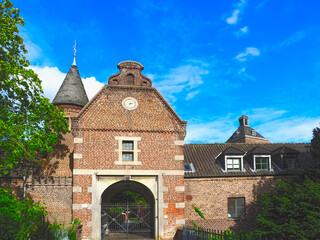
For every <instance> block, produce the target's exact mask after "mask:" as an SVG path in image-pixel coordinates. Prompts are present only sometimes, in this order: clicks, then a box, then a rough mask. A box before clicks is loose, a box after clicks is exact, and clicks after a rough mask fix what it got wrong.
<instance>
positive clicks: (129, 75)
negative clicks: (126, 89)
mask: <svg viewBox="0 0 320 240" xmlns="http://www.w3.org/2000/svg"><path fill="white" fill-rule="evenodd" d="M133 83H134V78H133V75H132V74H128V75H127V84H129V85H133Z"/></svg>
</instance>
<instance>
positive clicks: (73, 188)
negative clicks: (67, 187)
mask: <svg viewBox="0 0 320 240" xmlns="http://www.w3.org/2000/svg"><path fill="white" fill-rule="evenodd" d="M72 192H82V187H72Z"/></svg>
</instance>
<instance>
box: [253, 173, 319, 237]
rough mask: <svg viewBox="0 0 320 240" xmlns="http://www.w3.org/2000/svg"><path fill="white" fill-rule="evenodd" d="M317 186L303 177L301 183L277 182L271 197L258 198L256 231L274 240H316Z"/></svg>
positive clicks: (266, 194) (268, 194)
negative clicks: (274, 239)
mask: <svg viewBox="0 0 320 240" xmlns="http://www.w3.org/2000/svg"><path fill="white" fill-rule="evenodd" d="M319 203H320V184H319V182H318V181H313V180H311V179H310V178H308V177H307V176H304V178H303V179H302V181H301V182H298V183H295V182H285V181H282V180H281V181H279V184H278V186H277V187H276V189H275V191H274V192H273V193H263V194H262V195H260V196H259V197H258V216H257V222H258V230H257V232H258V233H259V234H262V235H269V236H273V237H275V238H276V239H318V237H319V236H320V204H319Z"/></svg>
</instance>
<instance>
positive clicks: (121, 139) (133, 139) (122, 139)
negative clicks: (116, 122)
mask: <svg viewBox="0 0 320 240" xmlns="http://www.w3.org/2000/svg"><path fill="white" fill-rule="evenodd" d="M115 140H116V141H118V149H115V152H117V153H118V161H115V162H114V163H115V165H141V161H139V160H138V159H139V158H138V157H139V155H138V153H139V152H141V150H140V149H138V141H141V137H126V136H116V137H115ZM126 141H131V142H133V149H132V150H130V152H133V161H126V160H122V153H123V152H125V151H128V150H124V149H122V143H123V142H126ZM128 152H129V151H128Z"/></svg>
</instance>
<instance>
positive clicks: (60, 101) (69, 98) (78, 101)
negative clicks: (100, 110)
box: [52, 65, 89, 107]
mask: <svg viewBox="0 0 320 240" xmlns="http://www.w3.org/2000/svg"><path fill="white" fill-rule="evenodd" d="M88 102H89V99H88V97H87V94H86V91H85V89H84V86H83V83H82V80H81V77H80V74H79V71H78V67H77V66H76V65H72V66H71V67H70V70H69V72H68V74H67V76H66V77H65V79H64V80H63V83H62V85H61V86H60V89H59V91H58V92H57V94H56V96H55V98H54V99H53V101H52V103H53V104H54V105H64V104H66V105H77V106H81V107H83V106H85V105H86V104H87V103H88Z"/></svg>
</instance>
